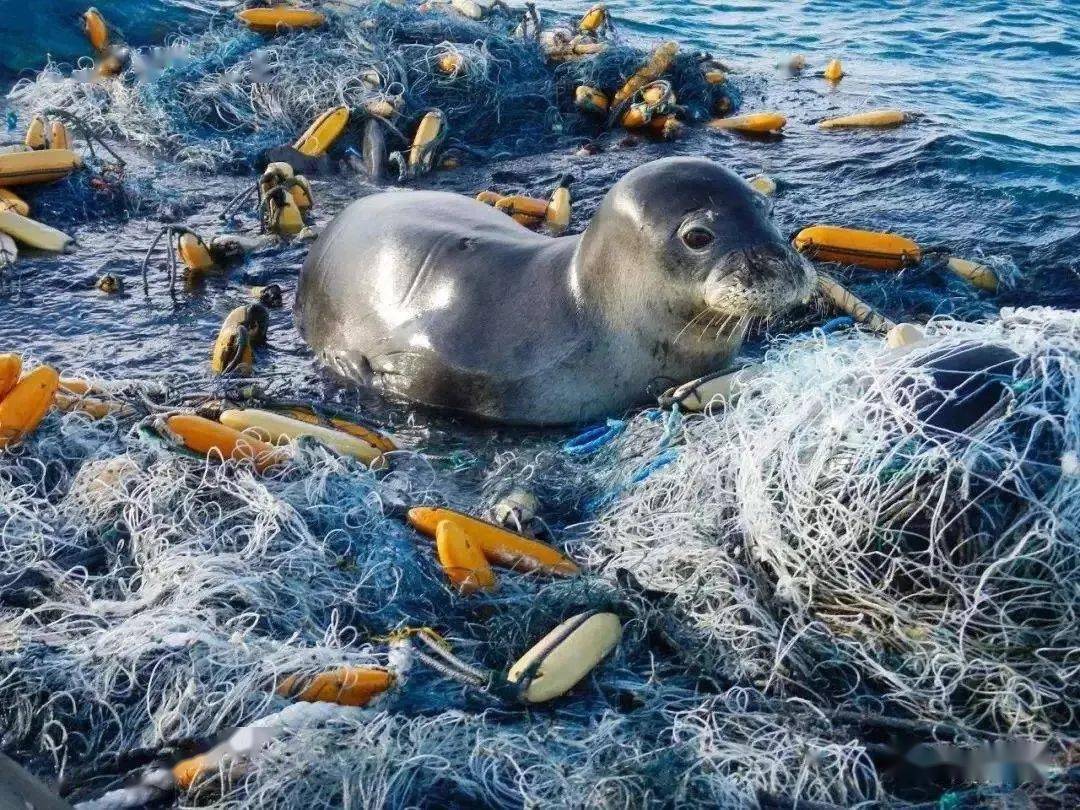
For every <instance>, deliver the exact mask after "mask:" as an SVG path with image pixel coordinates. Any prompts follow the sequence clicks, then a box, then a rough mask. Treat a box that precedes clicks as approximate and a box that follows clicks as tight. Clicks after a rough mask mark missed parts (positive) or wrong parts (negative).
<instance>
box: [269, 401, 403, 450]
mask: <svg viewBox="0 0 1080 810" xmlns="http://www.w3.org/2000/svg"><path fill="white" fill-rule="evenodd" d="M283 413H285V415H286V416H291V417H292V418H293V419H299V420H300V421H301V422H307V423H308V424H309V425H321V424H323V423H324V422H325V423H326V424H327V425H328V426H330V427H332V428H334V429H335V430H340V431H342V432H343V433H348V434H349V435H350V436H355V437H356V438H358V439H363V440H364V441H365V442H367V443H368V444H370V445H371V446H372V447H374V448H375V449H376V450H381V451H382V452H384V453H391V452H393V451H394V450H397V449H398V448H397V445H396V444H394V440H393V439H391V438H390V437H389V436H384V435H383V434H381V433H379V432H378V431H376V430H374V429H372V428H369V427H366V426H364V425H358V424H356V423H355V422H350V421H349V420H347V419H342V418H340V417H336V416H331V417H329V418H327V419H325V420H323V419H320V418H319V417H318V416H317V415H316V414H315V412H314V411H312V410H311V409H310V408H286V409H284V410H283Z"/></svg>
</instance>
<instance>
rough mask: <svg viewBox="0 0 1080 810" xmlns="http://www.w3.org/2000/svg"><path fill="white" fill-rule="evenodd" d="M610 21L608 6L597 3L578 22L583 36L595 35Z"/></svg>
mask: <svg viewBox="0 0 1080 810" xmlns="http://www.w3.org/2000/svg"><path fill="white" fill-rule="evenodd" d="M607 20H608V10H607V6H605V5H604V4H603V3H597V4H596V5H595V6H593V7H592V8H590V9H589V10H588V11H586V12H585V13H584V14H583V15H582V17H581V19H580V20H579V21H578V26H577V27H578V31H580V32H581V33H582V34H595V33H596V32H597V31H599V30H600V29H601V28H603V26H604V23H606V22H607Z"/></svg>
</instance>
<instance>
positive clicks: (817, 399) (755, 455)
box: [575, 309, 1080, 738]
mask: <svg viewBox="0 0 1080 810" xmlns="http://www.w3.org/2000/svg"><path fill="white" fill-rule="evenodd" d="M1002 316H1003V317H1002V318H1001V320H1000V321H996V322H993V323H988V324H962V323H958V322H954V321H938V322H932V323H931V324H930V325H929V326H928V335H927V336H928V341H927V342H926V343H923V344H919V345H917V346H916V347H915V348H914V349H912V350H910V351H908V352H907V353H902V354H899V355H897V353H895V352H893V353H889V352H887V350H886V348H885V346H884V344H883V342H881V341H880V340H878V339H874V338H870V337H865V336H862V335H850V336H847V337H841V338H836V337H830V338H825V337H824V336H822V335H820V333H818V334H817V335H816V336H813V337H807V338H800V339H793V340H791V341H788V342H786V343H784V344H783V345H782V346H781V347H780V348H778V349H775V350H774V351H772V352H770V353H769V354H768V355H767V357H766V360H765V363H764V364H763V369H762V373H761V374H760V375H758V376H756V377H755V378H754V379H753V380H751V381H750V382H749V383H748V386H749V387H748V390H747V392H746V393H744V394H743V396H742V398H741V399H740V400H738V401H737V403H736V404H735V405H734V406H733V407H730V408H728V409H726V410H724V409H723V408H722V406H716V410H715V412H713V413H710V414H705V415H694V416H688V417H686V418H685V419H684V420H683V421H682V423H681V425H680V426H679V428H678V436H677V438H676V439H674V440H673V439H672V438H671V436H670V433H671V424H670V421H668V422H665V421H663V420H657V419H655V418H642V417H639V418H636V419H634V420H633V421H632V422H631V424H630V426H629V428H628V429H627V430H626V432H625V433H624V434H623V435H622V437H621V438H620V439H619V440H618V442H617V443H616V444H615V447H614V449H613V450H611V451H610V454H609V455H608V456H606V457H605V458H604V459H603V460H602V461H600V462H599V463H597V464H595V468H594V469H595V472H596V474H597V476H598V480H599V481H600V482H601V486H602V488H608V489H611V490H613V491H616V492H622V493H623V494H622V495H621V496H620V497H617V498H616V499H615V501H614V502H613V503H612V505H611V506H610V507H609V508H607V510H606V511H605V512H604V513H603V514H602V515H601V516H600V517H599V519H598V520H597V521H596V522H595V523H594V524H592V525H591V526H589V527H588V530H587V533H586V535H585V537H584V539H583V540H581V541H580V542H579V543H577V544H576V545H575V550H576V551H577V554H578V556H579V558H581V559H582V560H584V562H585V563H586V564H587V565H589V566H590V567H591V568H592V569H593V570H600V571H603V572H605V573H606V575H607V576H608V577H610V578H613V579H614V578H617V577H618V576H619V574H620V572H623V571H629V572H630V573H632V574H633V575H634V577H635V578H636V580H637V581H638V583H639V584H640V585H641V586H642V587H643V588H644V589H647V591H648V592H650V593H651V595H652V601H653V602H654V603H655V604H656V607H655V608H654V609H653V618H654V620H655V621H657V622H659V623H661V624H662V625H663V627H664V628H665V632H666V633H667V634H668V635H669V636H670V637H671V638H672V639H673V640H674V641H675V643H676V645H677V646H678V649H679V653H680V655H681V656H682V657H683V659H684V660H685V661H686V662H687V663H688V664H691V665H693V666H695V667H698V668H700V669H701V670H702V671H704V672H707V673H709V674H711V675H713V676H716V677H718V678H720V679H721V680H731V681H735V682H750V683H754V684H756V685H757V686H758V687H759V688H760V689H762V690H764V691H767V692H769V693H772V694H777V695H798V696H802V697H806V698H810V699H812V700H814V701H815V702H817V703H818V705H831V706H833V707H834V708H837V709H842V708H854V709H859V708H868V707H872V708H873V709H874V710H875V711H882V710H884V711H886V712H889V713H893V714H895V713H899V714H900V716H905V717H909V718H915V719H919V720H925V721H943V722H949V723H954V724H956V725H959V726H961V727H964V728H971V729H976V728H981V729H992V730H995V731H999V732H1003V733H1017V734H1024V735H1034V736H1036V737H1039V738H1051V737H1054V736H1056V735H1059V734H1067V735H1069V736H1075V734H1076V732H1077V729H1078V723H1077V716H1076V711H1077V706H1078V704H1077V699H1078V697H1080V679H1078V677H1077V676H1078V674H1080V673H1078V671H1077V668H1078V666H1080V624H1078V623H1077V618H1078V616H1077V609H1078V607H1080V601H1078V600H1080V590H1078V583H1080V554H1078V553H1077V552H1078V547H1080V543H1078V540H1080V534H1078V525H1080V524H1078V522H1080V463H1078V451H1080V317H1078V316H1077V315H1076V313H1070V312H1060V311H1054V310H1044V309H1032V310H1016V311H1010V310H1005V311H1003V313H1002ZM973 342H975V343H982V344H990V345H997V346H1004V347H1008V348H1010V349H1011V350H1012V351H1014V352H1016V353H1017V354H1018V355H1019V360H1018V362H1017V365H1016V367H1017V369H1022V370H1024V372H1025V373H1022V374H1018V375H1017V376H1016V377H1015V378H1010V379H1007V380H1006V381H1005V388H1006V393H1007V395H1006V396H1005V398H1004V399H1005V401H1004V402H1003V403H1002V405H1001V406H1000V407H999V408H998V409H996V410H995V411H992V412H991V413H989V414H987V415H986V416H985V417H984V418H983V419H982V420H981V421H980V422H978V423H977V424H975V425H973V426H972V427H971V428H969V429H967V430H966V431H965V432H963V433H959V434H957V433H949V432H944V433H940V432H939V433H935V432H934V431H931V430H929V429H928V428H927V427H926V425H924V424H923V423H922V422H921V421H920V420H918V419H916V418H915V417H914V415H913V413H914V408H913V402H914V397H915V396H917V395H918V393H920V392H926V391H931V390H932V389H933V385H934V379H933V378H932V377H931V376H929V375H928V374H927V372H926V371H925V369H923V368H922V365H921V362H922V361H925V359H926V358H927V357H928V356H930V355H934V354H940V353H941V352H942V351H943V350H945V351H948V350H951V349H957V348H959V347H963V346H967V345H970V344H971V343H973ZM905 381H906V382H907V383H908V384H905ZM912 382H914V385H912V384H910V383H912ZM648 416H650V415H649V414H647V415H646V417H648ZM672 447H674V448H675V451H676V455H675V458H674V459H673V460H671V461H670V462H669V463H667V464H666V465H663V466H660V467H658V469H656V470H655V471H654V472H653V473H652V474H651V475H650V476H649V477H648V478H646V479H645V480H644V481H643V482H642V483H639V484H633V483H631V482H632V481H633V480H634V479H635V478H636V477H640V476H639V475H637V473H638V471H639V470H641V469H642V468H643V466H646V465H647V464H648V463H649V461H650V459H654V458H656V457H657V456H658V455H659V454H661V453H664V454H667V455H668V456H670V455H671V452H672V451H671V448H672Z"/></svg>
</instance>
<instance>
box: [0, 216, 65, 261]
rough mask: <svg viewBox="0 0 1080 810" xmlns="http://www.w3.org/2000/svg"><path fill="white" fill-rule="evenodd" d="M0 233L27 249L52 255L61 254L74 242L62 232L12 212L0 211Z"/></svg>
mask: <svg viewBox="0 0 1080 810" xmlns="http://www.w3.org/2000/svg"><path fill="white" fill-rule="evenodd" d="M0 231H2V232H3V233H6V234H7V235H8V236H10V237H12V238H14V239H15V240H16V241H18V242H21V243H22V244H24V245H26V246H27V247H32V248H36V249H38V250H48V251H51V252H53V253H63V252H64V251H66V250H67V249H68V248H69V247H71V243H72V241H74V240H72V238H71V237H70V236H68V235H67V234H66V233H64V232H63V231H58V230H56V228H50V227H49V226H48V225H43V224H41V223H40V222H37V221H35V220H32V219H29V218H27V217H24V216H22V215H21V214H16V213H15V212H14V211H0Z"/></svg>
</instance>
